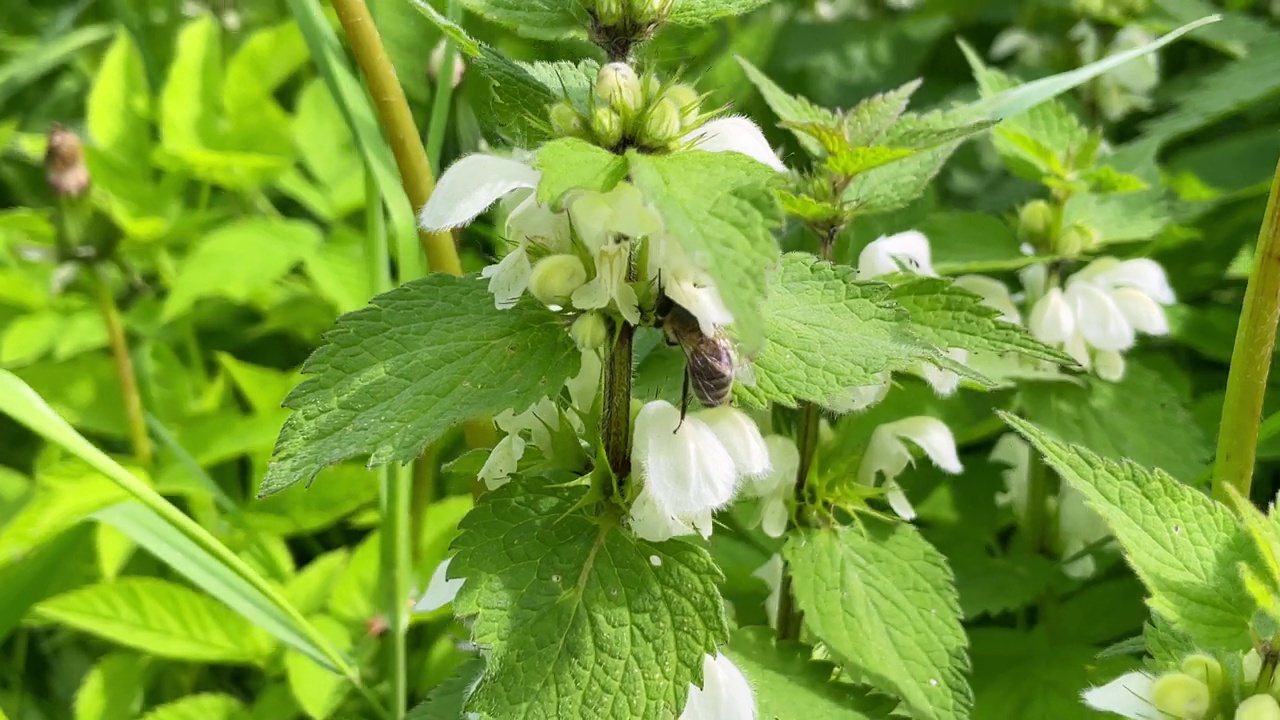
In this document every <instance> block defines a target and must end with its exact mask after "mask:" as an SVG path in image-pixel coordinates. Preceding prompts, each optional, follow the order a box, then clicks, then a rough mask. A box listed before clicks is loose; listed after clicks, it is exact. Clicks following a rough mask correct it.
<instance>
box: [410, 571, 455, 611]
mask: <svg viewBox="0 0 1280 720" xmlns="http://www.w3.org/2000/svg"><path fill="white" fill-rule="evenodd" d="M452 561H453V558H452V557H447V558H445V559H444V561H442V562H441V563H440V564H439V565H437V566H436V569H435V571H434V572H432V573H431V579H430V580H429V581H427V589H426V590H425V591H424V592H423V593H422V597H421V598H419V599H418V602H417V604H415V605H414V606H413V611H414V612H416V613H428V612H433V611H435V610H439V609H440V608H442V607H444V606H445V605H448V604H449V603H451V602H453V600H454V598H456V597H458V591H459V590H461V589H462V583H463V582H464V580H463V579H462V578H450V577H449V563H450V562H452Z"/></svg>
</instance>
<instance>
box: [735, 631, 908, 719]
mask: <svg viewBox="0 0 1280 720" xmlns="http://www.w3.org/2000/svg"><path fill="white" fill-rule="evenodd" d="M773 635H774V633H773V630H772V629H771V628H767V627H747V628H742V629H740V630H738V631H737V632H735V633H734V634H733V640H732V641H731V642H730V644H729V648H728V650H726V651H725V654H726V655H728V656H729V657H730V658H731V659H732V660H733V663H734V664H735V665H737V666H738V669H739V670H741V671H742V673H743V674H744V675H746V676H747V680H748V681H749V682H750V683H751V689H752V690H753V691H754V692H755V700H756V712H757V713H759V717H761V718H791V717H794V718H805V719H806V720H823V718H839V719H840V720H869V719H870V718H882V717H887V716H888V713H889V711H890V710H892V709H893V706H894V702H893V701H892V700H890V699H888V698H885V697H881V698H879V699H872V698H870V697H869V696H868V695H867V694H866V692H865V691H864V690H862V689H861V688H858V687H857V686H854V685H849V684H847V683H843V682H833V681H832V679H831V678H832V671H833V670H834V669H835V668H834V666H833V665H832V664H831V663H829V662H822V661H818V660H813V659H812V657H813V648H811V647H809V646H807V645H801V644H800V643H797V642H783V641H776V640H775V639H774V637H773Z"/></svg>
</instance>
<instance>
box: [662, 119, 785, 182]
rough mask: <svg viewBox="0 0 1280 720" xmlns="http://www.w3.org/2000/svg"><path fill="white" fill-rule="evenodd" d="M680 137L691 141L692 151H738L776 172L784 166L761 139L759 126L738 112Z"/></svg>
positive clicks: (780, 170) (762, 135) (762, 138)
mask: <svg viewBox="0 0 1280 720" xmlns="http://www.w3.org/2000/svg"><path fill="white" fill-rule="evenodd" d="M681 140H682V141H683V142H685V143H692V149H693V150H706V151H707V152H736V153H742V154H743V155H746V156H747V157H749V158H752V159H754V160H758V161H760V162H762V163H764V164H765V165H768V166H769V167H771V168H773V169H774V170H777V171H778V172H785V171H786V169H787V168H786V166H785V165H783V164H782V161H781V160H779V159H778V156H777V154H776V153H774V152H773V148H771V147H769V141H768V140H766V139H765V137H764V133H763V132H761V131H760V127H759V126H758V125H756V124H755V123H753V122H751V121H750V120H748V119H747V118H745V117H740V116H738V115H731V116H729V117H722V118H717V119H715V120H711V121H709V122H706V123H703V125H702V127H699V128H698V129H696V130H693V131H691V132H689V133H687V134H686V135H685V136H684V137H683V138H681Z"/></svg>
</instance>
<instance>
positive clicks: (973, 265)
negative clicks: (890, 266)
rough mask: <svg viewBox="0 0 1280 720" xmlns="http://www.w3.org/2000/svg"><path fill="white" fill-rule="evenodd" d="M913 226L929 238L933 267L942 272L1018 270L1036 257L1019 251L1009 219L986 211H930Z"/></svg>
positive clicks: (946, 273) (949, 273)
mask: <svg viewBox="0 0 1280 720" xmlns="http://www.w3.org/2000/svg"><path fill="white" fill-rule="evenodd" d="M916 229H918V230H919V231H920V232H922V233H924V234H925V235H926V236H927V237H928V238H929V245H930V246H931V248H932V249H933V269H934V270H936V271H938V272H939V273H941V274H943V275H961V274H964V273H991V272H1002V271H1008V270H1017V269H1019V268H1022V267H1025V266H1027V265H1030V264H1032V263H1034V262H1037V261H1038V260H1037V258H1035V257H1032V256H1028V255H1024V254H1022V250H1021V249H1020V248H1019V243H1018V237H1017V235H1015V234H1014V231H1013V228H1011V227H1009V224H1008V223H1006V222H1004V221H1003V220H1001V219H1000V218H998V217H995V216H992V215H988V214H986V213H979V212H964V211H944V212H936V213H931V214H930V215H928V216H927V217H926V218H925V219H924V220H923V221H922V222H920V223H918V224H917V225H916Z"/></svg>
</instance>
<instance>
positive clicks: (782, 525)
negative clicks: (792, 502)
mask: <svg viewBox="0 0 1280 720" xmlns="http://www.w3.org/2000/svg"><path fill="white" fill-rule="evenodd" d="M790 519H791V518H790V513H788V512H787V501H786V499H785V498H784V497H782V496H780V495H771V496H769V497H765V498H761V500H760V530H761V531H762V532H764V534H765V535H768V536H769V537H771V538H780V537H782V536H783V535H785V534H786V533H787V521H788V520H790Z"/></svg>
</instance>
